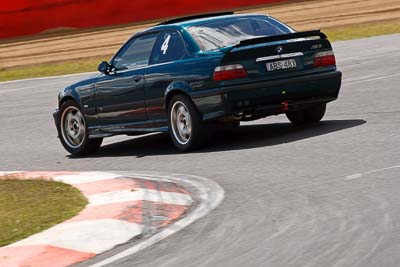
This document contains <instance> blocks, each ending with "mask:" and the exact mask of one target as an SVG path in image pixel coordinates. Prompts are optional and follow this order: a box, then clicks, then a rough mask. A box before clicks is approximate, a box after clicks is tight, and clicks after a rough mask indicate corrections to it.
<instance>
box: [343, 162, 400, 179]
mask: <svg viewBox="0 0 400 267" xmlns="http://www.w3.org/2000/svg"><path fill="white" fill-rule="evenodd" d="M397 168H400V165H395V166H391V167H387V168H381V169H375V170H372V171H367V172H364V173H355V174H352V175H347V176H346V177H345V178H344V179H345V180H355V179H358V178H361V177H363V176H364V175H368V174H371V173H375V172H381V171H386V170H391V169H397Z"/></svg>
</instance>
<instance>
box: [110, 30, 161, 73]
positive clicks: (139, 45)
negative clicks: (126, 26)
mask: <svg viewBox="0 0 400 267" xmlns="http://www.w3.org/2000/svg"><path fill="white" fill-rule="evenodd" d="M157 35H158V34H156V33H154V34H147V35H143V36H139V37H137V38H134V39H132V40H130V42H129V43H127V44H126V45H125V46H124V47H123V48H122V49H121V50H120V51H119V52H118V54H117V55H116V56H115V57H114V59H113V62H112V63H113V65H114V67H115V68H116V69H117V70H121V69H130V68H137V67H140V66H146V65H148V64H149V59H150V55H151V51H152V49H153V46H154V43H155V42H156V39H157Z"/></svg>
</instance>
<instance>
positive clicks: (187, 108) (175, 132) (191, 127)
mask: <svg viewBox="0 0 400 267" xmlns="http://www.w3.org/2000/svg"><path fill="white" fill-rule="evenodd" d="M168 127H169V133H170V136H171V139H172V141H173V143H174V145H175V146H176V147H177V148H178V149H179V150H180V151H184V152H186V151H190V150H193V149H196V148H199V147H201V146H202V145H204V144H205V141H206V139H207V138H206V136H207V132H206V131H205V125H203V122H202V121H201V116H200V114H199V112H198V110H197V109H196V107H195V105H194V104H193V102H192V101H191V100H190V98H189V97H187V96H185V95H176V96H174V97H173V98H172V99H171V101H170V103H169V106H168Z"/></svg>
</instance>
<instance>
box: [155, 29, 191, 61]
mask: <svg viewBox="0 0 400 267" xmlns="http://www.w3.org/2000/svg"><path fill="white" fill-rule="evenodd" d="M185 54H186V47H185V44H184V42H183V40H182V37H181V35H180V34H179V33H178V32H174V31H169V32H162V33H160V35H159V36H158V38H157V41H156V44H155V46H154V49H153V54H152V56H151V60H150V64H158V63H165V62H171V61H175V60H179V59H182V58H183V57H184V56H185Z"/></svg>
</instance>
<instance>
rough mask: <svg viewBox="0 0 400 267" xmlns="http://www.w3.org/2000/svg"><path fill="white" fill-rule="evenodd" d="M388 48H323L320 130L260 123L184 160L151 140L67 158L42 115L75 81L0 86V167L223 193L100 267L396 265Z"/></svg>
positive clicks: (398, 221)
mask: <svg viewBox="0 0 400 267" xmlns="http://www.w3.org/2000/svg"><path fill="white" fill-rule="evenodd" d="M399 44H400V35H390V36H383V37H374V38H369V39H361V40H354V41H347V42H338V43H335V44H334V48H335V52H336V55H337V60H338V65H339V68H340V69H341V70H342V71H343V73H344V83H343V87H342V91H341V95H340V99H339V100H338V101H336V102H334V103H332V104H330V105H329V106H328V112H327V115H326V117H325V120H324V121H323V122H322V123H321V124H320V125H318V126H314V127H310V128H295V127H294V126H292V125H291V124H289V123H288V122H287V120H286V118H285V117H284V116H279V117H273V118H266V119H263V120H259V121H256V122H253V123H248V124H245V125H244V126H242V127H240V128H239V129H236V130H226V131H223V132H220V133H218V134H217V135H216V136H215V138H214V139H213V141H212V144H211V145H210V146H209V147H208V148H206V149H204V150H201V151H198V152H196V153H189V154H179V153H177V152H176V151H175V150H174V148H173V146H172V144H171V142H170V141H169V139H168V137H167V136H166V135H165V134H154V135H148V136H144V137H138V138H126V137H113V138H111V139H109V140H107V141H106V142H105V145H104V146H103V148H102V150H101V151H99V153H97V154H96V155H93V156H91V157H86V158H71V157H69V156H68V155H67V153H66V152H65V151H64V150H63V149H62V147H61V145H60V144H59V141H58V140H57V138H56V130H55V128H54V126H53V121H52V115H51V113H52V110H53V109H54V107H55V106H56V102H57V91H58V90H59V89H61V88H62V87H63V86H66V85H67V84H69V83H71V82H73V81H76V80H79V79H81V78H83V77H84V76H85V75H80V76H72V77H61V78H52V79H40V80H33V81H21V82H15V83H8V84H0V88H1V89H0V138H1V141H0V170H76V171H93V170H101V171H120V170H122V171H135V172H141V171H156V172H162V173H166V174H168V173H186V174H193V175H198V176H202V177H207V178H209V179H212V180H214V181H216V182H217V183H218V184H220V185H221V186H222V187H223V188H224V190H225V199H224V201H223V202H222V204H221V205H220V206H219V207H218V208H217V209H216V210H214V211H212V212H211V213H209V214H208V215H207V216H206V217H204V218H202V219H200V220H199V221H197V222H195V223H194V224H192V225H190V226H188V227H187V228H185V229H184V230H182V231H180V232H178V233H176V234H175V235H173V236H171V237H169V238H167V239H164V240H163V241H161V242H160V243H158V244H155V245H153V246H151V247H150V248H147V249H145V250H143V251H141V252H139V253H137V254H135V255H132V256H129V257H127V258H124V259H122V260H121V261H118V262H116V263H114V264H112V266H386V267H389V266H399V264H400V253H399V251H400V194H399V191H400V179H399V178H400V177H399V173H400V150H399V147H400V107H399V100H400V90H399V89H400V88H399V87H400V72H399V70H400V49H399ZM188 179H190V178H188ZM116 251H118V249H116ZM112 253H114V252H112ZM112 253H111V254H112ZM106 256H107V255H105V256H103V257H106Z"/></svg>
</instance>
